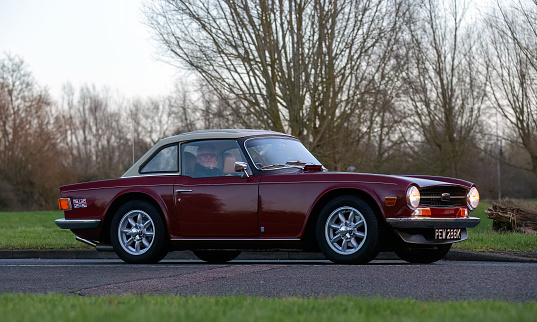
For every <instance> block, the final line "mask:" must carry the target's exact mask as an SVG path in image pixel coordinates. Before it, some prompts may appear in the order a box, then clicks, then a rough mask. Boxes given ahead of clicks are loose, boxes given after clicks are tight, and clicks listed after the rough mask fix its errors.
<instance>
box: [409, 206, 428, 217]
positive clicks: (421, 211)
mask: <svg viewBox="0 0 537 322" xmlns="http://www.w3.org/2000/svg"><path fill="white" fill-rule="evenodd" d="M412 217H431V208H418V209H416V210H414V212H413V213H412Z"/></svg>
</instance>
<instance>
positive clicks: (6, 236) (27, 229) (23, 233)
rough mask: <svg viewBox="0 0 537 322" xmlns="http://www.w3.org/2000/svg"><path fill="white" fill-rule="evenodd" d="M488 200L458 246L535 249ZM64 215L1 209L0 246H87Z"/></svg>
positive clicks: (536, 239)
mask: <svg viewBox="0 0 537 322" xmlns="http://www.w3.org/2000/svg"><path fill="white" fill-rule="evenodd" d="M489 207H490V203H487V202H481V203H480V204H479V207H477V209H476V210H474V211H472V212H471V216H474V217H479V218H481V223H480V224H479V225H478V226H477V227H475V228H471V229H469V231H468V234H469V237H468V239H467V240H465V241H463V242H460V243H455V244H454V247H455V248H459V249H468V250H478V251H491V250H495V251H525V252H537V235H525V234H520V233H498V232H493V231H492V220H491V219H488V218H487V215H486V214H485V209H487V208H489ZM58 218H63V212H62V211H36V212H0V221H1V222H2V226H0V249H62V248H70V249H90V248H91V247H90V246H87V245H85V244H82V243H80V242H77V241H75V237H74V235H73V234H72V233H71V231H69V230H64V229H59V228H58V227H57V226H56V224H55V223H54V220H55V219H58Z"/></svg>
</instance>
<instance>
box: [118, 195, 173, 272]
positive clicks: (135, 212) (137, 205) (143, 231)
mask: <svg viewBox="0 0 537 322" xmlns="http://www.w3.org/2000/svg"><path fill="white" fill-rule="evenodd" d="M110 240H111V242H112V246H113V247H114V251H115V252H116V254H117V255H118V256H119V258H121V259H122V260H124V261H125V262H127V263H132V264H148V263H157V262H158V261H160V260H161V259H162V258H164V256H166V253H167V240H168V238H167V231H166V227H165V225H164V222H163V221H162V217H161V216H160V214H159V212H158V211H157V210H156V209H155V207H153V206H152V205H151V204H149V203H147V202H145V201H141V200H132V201H129V202H127V203H125V204H124V205H122V206H121V207H120V208H119V209H118V210H117V211H116V213H115V215H114V218H112V224H111V228H110Z"/></svg>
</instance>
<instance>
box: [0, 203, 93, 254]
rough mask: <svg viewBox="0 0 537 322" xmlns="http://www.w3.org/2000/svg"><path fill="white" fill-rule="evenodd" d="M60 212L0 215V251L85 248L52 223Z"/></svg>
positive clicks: (7, 213) (73, 236)
mask: <svg viewBox="0 0 537 322" xmlns="http://www.w3.org/2000/svg"><path fill="white" fill-rule="evenodd" d="M58 218H63V211H35V212H0V222H1V223H2V225H1V226H0V249H62V248H76V249H89V248H91V247H89V246H87V245H85V244H82V243H80V242H77V241H76V240H75V235H73V233H72V232H71V231H70V230H64V229H60V228H58V226H56V224H55V223H54V220H56V219H58Z"/></svg>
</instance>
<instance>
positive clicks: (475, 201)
mask: <svg viewBox="0 0 537 322" xmlns="http://www.w3.org/2000/svg"><path fill="white" fill-rule="evenodd" d="M466 203H467V205H468V209H469V210H474V209H475V208H477V206H478V205H479V191H477V188H476V187H472V188H471V189H470V190H469V191H468V194H467V195H466Z"/></svg>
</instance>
